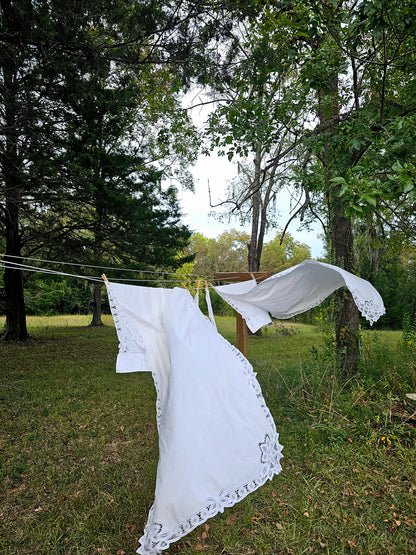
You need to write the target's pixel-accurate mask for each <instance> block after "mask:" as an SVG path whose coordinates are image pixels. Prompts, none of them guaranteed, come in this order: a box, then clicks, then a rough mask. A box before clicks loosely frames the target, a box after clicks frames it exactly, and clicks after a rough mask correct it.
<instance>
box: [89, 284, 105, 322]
mask: <svg viewBox="0 0 416 555" xmlns="http://www.w3.org/2000/svg"><path fill="white" fill-rule="evenodd" d="M101 289H102V283H101V282H99V281H95V282H94V285H93V286H92V299H93V300H92V320H91V323H90V324H89V326H90V327H92V328H95V327H99V326H104V322H103V321H102V320H101Z"/></svg>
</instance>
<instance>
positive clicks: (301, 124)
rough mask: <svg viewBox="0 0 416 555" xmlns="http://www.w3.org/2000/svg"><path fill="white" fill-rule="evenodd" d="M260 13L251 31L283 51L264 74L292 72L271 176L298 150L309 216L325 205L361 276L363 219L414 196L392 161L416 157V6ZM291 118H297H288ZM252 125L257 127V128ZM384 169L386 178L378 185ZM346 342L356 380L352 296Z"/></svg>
mask: <svg viewBox="0 0 416 555" xmlns="http://www.w3.org/2000/svg"><path fill="white" fill-rule="evenodd" d="M258 5H259V11H258V14H257V17H256V18H254V19H252V20H251V24H252V29H251V32H252V34H253V36H255V37H256V40H257V41H258V43H259V44H262V43H264V42H266V41H267V43H270V44H271V50H272V51H273V52H274V55H273V56H271V57H270V56H259V57H258V58H257V59H256V64H257V67H258V68H259V69H258V75H266V76H267V79H268V82H272V81H273V77H275V80H276V81H277V82H279V80H281V75H282V69H283V74H284V75H285V80H283V81H281V83H280V86H279V88H278V96H279V104H278V106H279V107H280V111H276V114H273V117H274V118H275V119H274V121H275V122H276V127H277V128H278V127H279V123H280V122H284V124H285V126H286V127H287V128H288V129H289V130H290V132H291V134H290V136H289V137H290V140H291V144H290V145H288V146H287V148H286V149H284V150H283V151H282V152H280V153H278V154H277V156H276V157H275V158H274V159H273V160H271V161H270V163H269V168H272V167H273V165H274V164H276V162H277V161H278V160H283V158H284V156H287V154H288V153H290V152H296V149H298V151H297V157H298V161H297V163H293V164H292V166H291V170H292V182H293V183H294V184H295V185H297V186H299V187H300V188H302V189H303V191H304V194H305V202H304V203H303V205H302V206H301V208H300V210H301V211H305V210H307V209H309V208H311V210H312V212H313V213H314V214H316V202H318V201H321V207H320V211H321V212H322V213H323V216H324V218H325V219H326V220H327V225H326V229H327V234H328V239H329V241H330V245H331V254H332V261H333V263H335V264H337V265H339V266H341V267H343V268H344V269H346V270H348V271H351V270H353V269H354V265H353V262H354V259H353V250H354V249H353V246H354V236H353V220H354V219H360V218H361V217H362V216H363V215H364V214H365V213H366V212H368V211H371V210H377V208H379V206H378V203H379V200H378V196H380V198H381V201H382V202H384V203H385V204H386V203H388V202H391V201H392V200H395V201H397V200H399V199H403V198H404V197H403V194H404V193H405V194H407V195H410V196H411V193H412V187H413V185H412V183H413V181H412V180H413V176H414V170H413V167H412V166H411V165H409V164H407V165H404V164H403V163H402V164H401V169H400V168H398V167H396V169H394V166H392V165H391V161H389V154H391V153H392V152H393V150H394V149H397V148H399V146H400V145H401V147H402V155H403V157H404V158H405V159H406V161H407V163H408V162H409V156H411V157H412V156H413V154H411V151H410V150H407V152H406V149H405V148H404V143H405V141H404V140H403V134H402V132H401V131H400V130H401V129H403V128H408V129H410V125H411V123H410V122H411V121H413V112H414V110H415V100H414V99H415V95H414V94H412V91H413V89H414V83H415V79H414V69H415V60H414V48H415V23H414V19H412V18H411V13H412V10H414V8H415V2H414V0H406V1H404V2H398V1H397V2H396V1H394V2H387V1H386V0H357V1H350V0H345V1H344V0H340V1H335V0H334V1H332V0H331V1H329V2H327V1H322V2H321V1H318V2H315V1H308V0H307V1H305V0H299V1H297V0H294V1H292V0H283V1H282V2H278V3H276V2H273V1H269V0H265V1H264V2H259V3H258ZM243 89H244V84H242V85H241V90H243ZM285 110H287V113H288V114H289V116H290V115H291V114H294V115H295V117H288V118H287V119H285V118H284V114H283V112H284V111H285ZM282 116H283V117H282ZM251 125H252V120H250V119H248V120H247V127H250V126H251ZM408 126H409V127H408ZM240 136H243V134H242V133H240ZM413 150H414V149H413ZM378 163H380V164H381V165H382V166H383V167H381V166H378V167H377V164H378ZM376 168H377V174H378V177H379V179H378V180H375V179H374V178H373V177H374V176H373V174H374V170H375V169H376ZM266 169H267V168H266ZM387 174H389V175H390V186H389V177H388V175H387ZM383 176H384V177H383ZM400 178H402V181H401V182H399V184H398V186H397V187H392V186H391V183H392V181H395V180H399V179H400ZM410 181H411V182H412V183H410ZM380 192H382V195H381V194H380ZM390 206H392V205H391V204H390ZM386 208H387V207H386ZM399 212H400V211H397V210H396V213H397V214H396V215H395V216H394V217H395V218H396V219H397V216H399V215H400V214H399ZM379 213H380V211H379ZM402 215H403V214H402ZM336 337H337V347H338V348H337V351H338V354H339V362H340V366H341V368H342V370H343V371H344V372H345V373H346V374H348V373H351V372H354V371H355V369H356V368H357V361H358V356H359V349H358V346H359V338H358V311H357V309H356V307H355V304H354V302H353V300H352V298H351V297H350V296H349V295H348V294H347V295H345V294H344V293H341V294H340V295H339V309H338V314H337V323H336Z"/></svg>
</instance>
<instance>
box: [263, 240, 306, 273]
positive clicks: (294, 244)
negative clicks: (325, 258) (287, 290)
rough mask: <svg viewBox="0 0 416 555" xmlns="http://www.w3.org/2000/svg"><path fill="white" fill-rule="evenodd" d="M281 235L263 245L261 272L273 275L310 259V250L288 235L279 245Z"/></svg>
mask: <svg viewBox="0 0 416 555" xmlns="http://www.w3.org/2000/svg"><path fill="white" fill-rule="evenodd" d="M281 238H282V236H281V234H278V235H277V236H276V238H275V239H273V240H272V241H269V242H268V243H266V244H265V245H264V249H263V254H262V258H261V270H262V271H265V272H270V273H271V274H275V273H277V272H282V271H283V270H286V269H287V268H290V267H291V266H295V265H296V264H300V263H301V262H303V261H304V260H309V259H310V258H311V251H310V248H309V247H308V246H307V245H305V244H304V243H300V242H299V241H297V240H296V239H294V238H293V237H292V236H291V235H290V234H289V233H287V234H286V235H285V237H284V240H283V242H282V243H281Z"/></svg>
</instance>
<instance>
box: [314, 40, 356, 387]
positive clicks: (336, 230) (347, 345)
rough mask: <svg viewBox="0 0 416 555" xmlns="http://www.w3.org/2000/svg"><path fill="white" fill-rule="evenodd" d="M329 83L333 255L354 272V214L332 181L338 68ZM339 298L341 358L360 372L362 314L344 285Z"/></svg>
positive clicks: (321, 106) (323, 101) (326, 110)
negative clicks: (350, 214) (351, 215)
mask: <svg viewBox="0 0 416 555" xmlns="http://www.w3.org/2000/svg"><path fill="white" fill-rule="evenodd" d="M323 40H324V39H321V40H318V41H316V45H317V46H318V47H319V46H320V45H321V44H322V42H323ZM326 85H327V87H326V90H325V91H323V90H319V91H318V117H319V124H320V125H322V127H323V128H324V129H326V130H327V133H328V140H327V142H326V144H325V146H324V148H323V151H322V153H321V161H322V163H323V166H324V168H325V173H326V179H327V181H328V183H327V191H328V199H329V230H330V231H329V232H330V239H331V255H332V262H333V263H334V264H335V265H336V266H339V267H340V268H343V269H344V270H346V271H348V272H351V271H352V270H353V249H354V235H353V229H352V222H351V219H350V218H348V217H347V216H345V212H344V209H343V206H342V204H341V201H340V199H339V197H338V196H337V193H338V191H339V186H338V187H337V186H333V185H332V184H331V182H330V179H331V177H332V176H333V173H332V172H333V171H334V169H335V168H338V170H337V171H339V169H340V170H341V171H342V160H335V158H336V154H335V155H334V150H335V146H334V144H333V143H331V138H332V137H334V136H335V135H336V133H337V129H336V125H335V124H332V125H331V121H337V117H338V116H339V111H340V106H339V100H338V87H339V80H338V74H337V73H336V72H334V73H333V74H332V75H331V76H330V77H329V78H328V81H327V83H326ZM334 156H335V158H334ZM336 299H337V303H336V304H337V306H336V317H335V342H336V350H337V361H338V365H339V368H340V370H341V372H342V373H343V374H344V375H345V376H350V375H353V374H354V373H356V371H357V368H358V361H359V356H360V341H359V314H358V309H357V306H356V305H355V302H354V300H353V298H352V296H351V294H350V292H349V291H347V290H344V289H342V290H341V291H338V293H337V294H336Z"/></svg>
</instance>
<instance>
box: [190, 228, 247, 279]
mask: <svg viewBox="0 0 416 555" xmlns="http://www.w3.org/2000/svg"><path fill="white" fill-rule="evenodd" d="M249 240H250V235H249V234H248V233H245V232H241V231H237V230H235V229H231V230H230V231H224V232H223V233H221V234H220V235H219V236H218V237H217V238H216V239H214V238H208V237H204V235H202V233H195V234H193V235H192V237H191V240H190V242H189V246H188V247H187V248H186V249H185V254H188V255H194V256H195V258H194V262H193V265H192V273H193V274H195V275H198V276H201V279H203V278H208V279H210V278H212V277H213V275H214V274H215V272H246V271H247V245H248V242H249Z"/></svg>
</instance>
